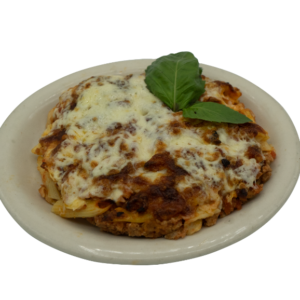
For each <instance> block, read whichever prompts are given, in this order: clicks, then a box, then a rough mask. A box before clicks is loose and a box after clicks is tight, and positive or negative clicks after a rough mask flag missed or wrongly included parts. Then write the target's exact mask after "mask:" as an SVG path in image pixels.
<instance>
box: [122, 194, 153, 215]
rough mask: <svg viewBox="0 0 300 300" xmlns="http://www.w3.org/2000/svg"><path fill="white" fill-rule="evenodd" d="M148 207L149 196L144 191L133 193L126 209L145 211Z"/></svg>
mask: <svg viewBox="0 0 300 300" xmlns="http://www.w3.org/2000/svg"><path fill="white" fill-rule="evenodd" d="M147 209H148V197H147V195H146V194H144V193H137V194H135V195H133V196H132V197H131V198H130V199H129V200H128V202H127V203H126V210H128V211H137V212H138V213H143V212H145V211H146V210H147Z"/></svg>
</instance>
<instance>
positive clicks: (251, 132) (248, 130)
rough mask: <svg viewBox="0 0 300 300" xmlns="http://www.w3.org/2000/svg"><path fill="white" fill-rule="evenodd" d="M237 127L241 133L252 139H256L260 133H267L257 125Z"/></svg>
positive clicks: (240, 125) (249, 124) (250, 124)
mask: <svg viewBox="0 0 300 300" xmlns="http://www.w3.org/2000/svg"><path fill="white" fill-rule="evenodd" d="M237 126H238V127H239V130H240V132H243V133H245V134H247V135H248V136H249V137H250V138H253V137H256V136H257V135H258V133H262V134H266V133H267V132H266V131H265V130H264V129H263V128H262V127H261V126H259V125H258V124H255V123H245V124H239V125H237Z"/></svg>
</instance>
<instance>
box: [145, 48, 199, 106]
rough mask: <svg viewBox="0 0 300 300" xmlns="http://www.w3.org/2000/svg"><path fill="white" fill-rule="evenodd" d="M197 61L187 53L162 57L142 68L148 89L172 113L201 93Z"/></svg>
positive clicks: (190, 102)
mask: <svg viewBox="0 0 300 300" xmlns="http://www.w3.org/2000/svg"><path fill="white" fill-rule="evenodd" d="M201 73H202V69H201V68H199V62H198V59H197V58H196V57H195V56H194V55H193V54H192V53H190V52H179V53H176V54H170V55H167V56H162V57H160V58H158V59H157V60H156V61H154V62H153V63H152V64H151V65H150V66H149V67H148V68H147V69H146V79H145V82H146V84H147V87H148V89H149V90H150V92H151V93H152V94H154V95H155V96H156V97H157V98H159V99H160V100H161V101H163V102H164V103H165V104H166V105H168V106H169V107H170V108H171V109H172V110H173V111H178V110H182V109H183V108H186V107H188V106H189V105H190V104H192V103H193V102H195V101H196V100H197V99H199V97H200V96H201V95H202V94H203V93H204V86H205V81H203V80H202V79H201Z"/></svg>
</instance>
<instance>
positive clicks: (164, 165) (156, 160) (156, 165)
mask: <svg viewBox="0 0 300 300" xmlns="http://www.w3.org/2000/svg"><path fill="white" fill-rule="evenodd" d="M144 168H145V169H147V170H150V171H153V172H157V171H161V170H164V169H168V170H169V171H171V172H172V173H174V174H176V175H177V176H180V175H187V174H188V173H187V172H186V171H185V170H184V169H182V168H181V167H179V166H177V165H176V164H175V161H174V159H172V157H171V156H170V153H169V152H163V153H158V154H155V155H154V156H153V157H152V158H151V159H150V160H149V161H147V162H146V163H145V165H144Z"/></svg>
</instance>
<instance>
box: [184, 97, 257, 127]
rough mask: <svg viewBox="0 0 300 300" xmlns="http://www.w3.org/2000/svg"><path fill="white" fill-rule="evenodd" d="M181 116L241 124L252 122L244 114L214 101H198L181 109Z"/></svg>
mask: <svg viewBox="0 0 300 300" xmlns="http://www.w3.org/2000/svg"><path fill="white" fill-rule="evenodd" d="M183 116H184V117H185V118H191V119H201V120H205V121H210V122H224V123H233V124H242V123H247V122H252V120H250V119H249V118H247V117H246V116H245V115H243V114H241V113H239V112H237V111H235V110H233V109H231V108H229V107H227V106H225V105H222V104H218V103H214V102H198V103H195V104H194V105H192V106H190V107H188V108H184V109H183Z"/></svg>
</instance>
